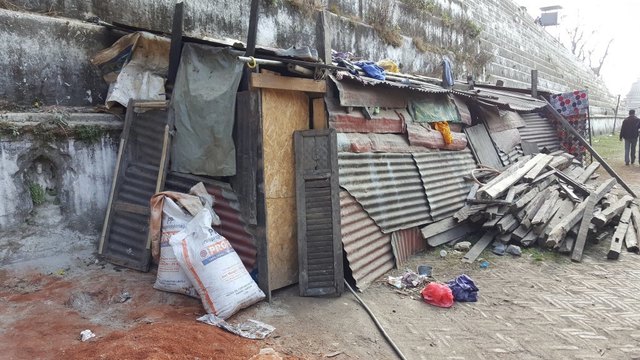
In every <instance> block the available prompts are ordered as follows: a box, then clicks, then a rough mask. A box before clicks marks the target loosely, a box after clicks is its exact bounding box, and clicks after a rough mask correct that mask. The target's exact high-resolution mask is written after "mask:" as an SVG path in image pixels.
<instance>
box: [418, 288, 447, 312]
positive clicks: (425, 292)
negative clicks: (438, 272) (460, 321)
mask: <svg viewBox="0 0 640 360" xmlns="http://www.w3.org/2000/svg"><path fill="white" fill-rule="evenodd" d="M420 294H422V299H424V302H426V303H427V304H431V305H434V306H439V307H443V308H449V307H451V306H453V293H452V292H451V289H450V288H449V287H448V286H447V285H445V284H439V283H435V282H432V283H429V284H428V285H427V286H425V288H424V289H422V291H421V292H420Z"/></svg>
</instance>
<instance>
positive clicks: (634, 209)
mask: <svg viewBox="0 0 640 360" xmlns="http://www.w3.org/2000/svg"><path fill="white" fill-rule="evenodd" d="M631 223H632V224H633V228H634V229H635V231H636V247H638V244H637V242H638V240H639V239H640V208H638V205H636V204H633V205H631ZM627 250H629V248H628V247H627ZM634 250H635V251H634V252H635V253H638V252H639V251H640V249H634Z"/></svg>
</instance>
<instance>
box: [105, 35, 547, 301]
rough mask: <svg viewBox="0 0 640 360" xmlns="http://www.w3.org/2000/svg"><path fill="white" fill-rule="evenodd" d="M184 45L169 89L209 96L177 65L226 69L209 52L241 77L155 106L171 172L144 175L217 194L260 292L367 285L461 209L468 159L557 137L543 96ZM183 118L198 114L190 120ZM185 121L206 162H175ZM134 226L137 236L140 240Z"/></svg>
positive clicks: (513, 156) (229, 232)
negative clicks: (169, 127) (167, 126)
mask: <svg viewBox="0 0 640 360" xmlns="http://www.w3.org/2000/svg"><path fill="white" fill-rule="evenodd" d="M184 44H191V45H185V49H188V50H189V51H188V52H185V51H184V50H183V53H182V60H181V61H179V65H180V67H178V65H176V64H175V61H176V59H177V60H180V57H177V58H176V57H174V59H173V60H174V70H175V69H177V70H176V72H177V74H178V76H177V77H178V80H176V88H177V89H178V90H174V95H175V91H178V94H179V91H180V81H183V82H185V81H187V80H188V81H191V83H189V84H190V85H189V86H192V88H191V89H190V90H189V91H199V92H200V94H203V95H202V96H205V98H206V96H210V95H211V94H212V93H215V94H217V92H218V91H219V90H220V86H221V85H220V84H219V83H218V84H217V85H215V86H217V88H215V89H208V88H206V87H207V86H209V85H207V84H210V83H209V82H206V81H205V82H204V85H203V83H199V82H200V81H201V80H202V79H200V78H197V77H193V75H189V72H188V71H185V70H184V69H183V68H182V66H183V64H186V65H184V66H196V65H197V66H201V67H202V69H201V70H202V71H205V70H206V71H209V72H210V74H215V73H216V71H222V70H224V71H227V72H228V70H226V68H225V69H222V70H221V69H219V68H215V66H213V65H211V64H209V63H207V62H206V61H203V60H202V59H209V58H210V57H211V56H217V57H226V58H225V59H226V60H225V61H228V62H230V63H231V65H229V66H234V69H235V70H234V71H240V72H241V74H240V73H238V74H237V77H236V79H235V81H238V84H239V85H238V87H237V89H236V88H235V87H233V88H227V89H224V91H226V92H227V93H229V94H228V95H229V97H228V98H226V99H231V100H226V102H225V103H219V102H216V101H220V100H219V99H213V100H216V101H213V100H207V99H205V100H200V101H201V103H196V104H195V105H194V104H190V105H189V104H187V105H185V103H187V102H193V101H196V100H194V98H193V97H191V98H184V99H183V100H184V102H180V101H178V100H176V99H172V103H171V105H170V106H169V107H168V110H167V111H166V112H165V113H164V115H162V116H161V117H163V118H171V119H173V117H175V118H176V121H175V134H176V135H174V143H173V150H172V151H170V152H169V151H168V150H167V149H166V148H167V147H166V146H165V147H164V150H163V151H165V152H166V157H167V158H169V162H170V163H171V164H172V165H171V166H170V168H171V170H169V171H167V173H166V184H164V177H163V176H164V175H162V176H159V178H158V181H157V182H155V177H151V178H149V179H148V181H149V185H150V186H153V185H155V186H156V188H158V186H159V185H163V186H161V187H159V189H167V190H175V191H186V190H187V189H188V188H189V187H190V186H192V185H194V184H195V183H196V182H198V181H203V182H204V183H205V185H206V188H207V190H208V191H209V192H210V193H211V194H213V195H214V196H215V198H216V204H215V210H216V211H217V212H218V213H219V215H220V217H221V220H222V225H220V226H218V227H217V230H218V231H219V232H220V233H221V234H222V235H224V236H225V237H227V238H228V239H229V240H230V242H231V244H232V246H233V247H234V248H235V249H236V251H237V252H238V253H239V255H240V256H241V258H242V260H243V262H244V264H245V266H246V267H247V269H249V270H250V271H251V272H252V273H253V274H254V276H255V277H256V278H257V280H258V283H259V285H260V287H261V288H262V289H263V290H264V291H265V292H266V293H267V294H269V295H270V293H271V291H272V290H276V289H280V288H283V287H286V286H289V285H292V284H295V283H298V282H300V283H301V288H302V287H304V291H302V289H301V293H302V294H329V293H340V292H341V289H342V280H341V279H342V272H343V269H344V271H345V274H346V277H347V278H353V279H354V280H355V283H356V285H357V287H358V288H359V289H364V288H366V287H367V286H368V285H369V284H370V283H371V282H372V281H374V280H375V279H376V278H378V277H379V276H380V275H382V274H384V273H385V272H386V271H388V270H390V269H392V268H393V267H394V266H395V267H397V266H400V265H401V264H402V263H403V262H404V261H406V259H407V258H408V257H410V256H411V255H412V254H414V253H416V252H418V251H421V250H423V249H424V248H425V247H426V243H425V240H424V239H423V238H422V234H421V232H420V231H419V228H420V227H423V226H425V225H428V224H431V223H434V222H437V221H442V220H446V219H448V218H450V217H451V216H452V214H454V213H455V212H456V211H457V210H459V209H460V208H461V207H462V206H463V205H464V203H465V199H466V196H467V194H468V192H469V189H470V186H471V182H470V181H469V174H470V172H471V170H472V169H474V168H476V167H477V166H478V165H479V164H482V165H485V166H490V167H493V168H497V169H500V168H503V167H505V166H507V165H509V164H510V163H512V162H514V161H516V160H517V159H518V158H519V157H521V156H523V154H524V153H525V152H527V151H528V149H531V145H532V144H533V145H534V146H537V147H539V148H543V147H545V148H547V149H548V150H551V151H553V150H556V149H557V148H558V146H559V142H558V138H557V135H556V130H555V129H556V127H555V125H554V124H552V123H551V122H549V121H548V120H547V117H546V115H545V114H544V113H543V112H542V111H541V109H542V108H543V107H544V106H545V104H546V103H545V102H542V101H539V100H537V99H534V98H532V97H531V96H528V95H525V94H522V93H520V92H517V91H511V90H509V89H504V88H495V87H482V86H475V87H473V86H466V85H464V84H457V85H456V86H454V88H453V89H445V88H443V87H441V86H440V85H439V82H438V81H436V80H435V79H430V78H424V77H419V76H411V75H403V74H397V73H396V74H392V75H390V76H389V77H388V79H387V80H374V79H372V78H370V77H367V76H365V75H363V74H353V73H350V72H348V71H344V70H341V69H340V68H337V67H335V66H329V67H326V66H324V65H320V63H319V62H309V59H308V58H305V57H303V58H300V57H292V56H277V55H278V54H279V51H278V50H274V49H258V55H257V56H256V57H257V58H258V60H255V59H254V58H250V59H249V60H247V59H246V58H245V59H243V60H242V61H244V62H247V61H248V63H249V64H250V65H251V67H247V66H245V65H242V66H236V65H235V64H234V62H235V61H236V60H235V59H238V60H239V59H240V58H242V56H241V55H242V53H241V52H237V51H236V50H234V49H230V48H229V47H228V46H227V45H228V44H221V43H213V42H210V41H202V40H198V41H195V40H194V41H193V42H192V43H190V42H189V41H186V42H185V43H184ZM205 55H206V56H205ZM198 57H201V58H198ZM260 57H262V58H263V59H260ZM185 59H187V60H188V61H186V62H185ZM193 59H196V60H198V61H193ZM213 63H214V65H215V62H213ZM194 64H195V65H194ZM216 66H218V65H216ZM193 73H198V72H196V71H194V72H193ZM222 73H224V72H222ZM185 74H187V75H185ZM224 74H225V76H226V75H228V74H227V73H224ZM180 76H183V77H185V76H186V78H185V79H186V80H185V79H182V80H181V77H180ZM189 76H192V77H193V78H189ZM210 76H214V75H210ZM188 81H187V83H188ZM194 84H198V85H197V86H195V85H194ZM181 86H182V87H183V88H185V85H184V83H183V84H182V85H181ZM203 86H204V88H203ZM211 86H213V85H211ZM175 96H178V95H175ZM178 99H180V98H179V96H178ZM228 101H235V107H234V106H231V108H229V104H228ZM200 104H204V105H206V106H208V107H206V106H205V107H203V108H200ZM178 105H179V106H182V108H180V107H179V106H178ZM232 105H233V104H232ZM185 106H186V108H185ZM189 106H191V107H192V108H190V107H189ZM165 108H166V106H165ZM221 108H224V109H225V110H224V111H225V112H227V115H228V114H229V110H230V109H233V108H235V109H234V111H231V113H232V114H234V115H233V116H231V117H230V119H229V121H230V123H229V122H227V123H224V124H222V123H221V124H220V126H222V127H224V128H225V129H227V132H223V133H219V132H216V131H219V130H218V129H213V131H214V133H213V135H212V137H210V138H207V137H206V136H205V137H204V138H202V134H201V133H203V132H206V131H212V129H210V128H209V127H210V126H211V124H207V123H206V121H205V122H204V123H202V122H200V123H199V122H198V121H201V119H200V118H204V119H206V118H208V117H210V116H212V114H216V115H215V116H214V117H215V118H216V119H214V120H212V121H219V119H218V115H220V113H219V112H220V111H221V110H220V109H221ZM192 110H193V111H196V110H197V111H199V113H198V114H196V115H194V114H190V112H191V111H192ZM172 112H173V113H172ZM169 114H172V115H171V116H170V115H169ZM185 114H187V115H189V116H191V117H193V118H194V119H195V120H194V121H193V123H191V124H189V125H188V126H186V128H185V126H184V122H185V119H184V118H181V116H182V117H184V116H186V115H185ZM194 116H195V117H194ZM199 117H200V118H199ZM187 120H188V119H187ZM159 123H160V122H159ZM162 123H167V121H166V119H165V120H163V121H162ZM171 124H173V120H171ZM181 124H182V125H181ZM181 126H182V127H181ZM185 129H186V130H188V131H190V132H189V133H190V134H191V135H190V136H193V137H194V139H195V138H198V137H200V139H199V141H201V142H202V141H204V143H202V144H204V145H206V147H209V146H210V147H211V149H213V151H217V152H216V153H215V155H213V156H211V157H207V156H205V155H206V153H204V155H202V154H199V156H201V157H202V158H201V159H195V160H198V161H200V164H199V165H198V166H200V167H201V168H203V167H204V168H207V169H209V168H214V169H215V170H214V171H209V170H202V171H201V169H200V168H198V167H197V166H196V167H195V169H196V170H192V169H190V168H189V167H188V166H191V165H190V164H177V166H176V161H175V160H176V159H179V158H180V156H182V158H183V159H188V157H187V158H185V154H184V153H181V152H184V151H187V150H188V151H192V150H193V149H190V148H188V146H191V145H190V144H189V141H188V140H189V139H187V147H185V148H184V149H183V148H182V147H184V146H185V145H184V143H185V139H184V138H183V139H182V140H180V135H182V136H183V137H184V134H185V132H184V131H185ZM436 129H438V130H436ZM181 131H182V134H181ZM165 134H168V133H167V132H165ZM294 135H295V136H294ZM207 139H209V140H207ZM294 139H298V140H295V141H294ZM445 139H447V141H445ZM134 140H135V139H133V140H132V141H134ZM181 141H182V142H181ZM294 142H295V144H294ZM180 144H183V145H180ZM229 145H230V147H229ZM211 149H209V151H211ZM229 149H232V150H231V151H229ZM188 151H187V153H188ZM222 152H224V153H225V154H227V155H225V156H222V157H221V156H220V153H222ZM174 156H177V157H175V158H174ZM230 159H232V160H233V163H234V164H233V167H229V166H227V162H228V161H229V160H230ZM188 160H191V159H188ZM185 169H186V170H185ZM152 183H153V184H152ZM116 207H117V206H116ZM140 211H142V210H140ZM145 216H146V215H145ZM329 228H331V229H329ZM114 231H118V229H114ZM143 233H145V234H146V230H145V231H144V232H141V236H140V238H139V239H137V240H135V241H137V243H136V244H135V245H136V246H137V247H139V248H141V249H144V244H145V243H146V239H145V237H144V236H145V235H144V234H143ZM130 242H131V243H132V244H133V240H132V241H130ZM125 245H126V246H129V245H131V244H128V245H127V244H125ZM126 246H125V247H126ZM148 246H149V245H148V243H147V249H148ZM343 251H344V260H345V262H344V268H343V256H342V254H343ZM123 256H124V255H123ZM127 256H129V257H139V256H138V255H137V254H127ZM125 257H126V256H125Z"/></svg>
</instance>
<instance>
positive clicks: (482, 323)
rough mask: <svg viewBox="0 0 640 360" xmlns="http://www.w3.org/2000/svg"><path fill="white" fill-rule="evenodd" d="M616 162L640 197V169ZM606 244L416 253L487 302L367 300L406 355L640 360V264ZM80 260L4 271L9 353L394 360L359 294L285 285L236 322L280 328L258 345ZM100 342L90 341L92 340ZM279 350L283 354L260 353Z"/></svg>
mask: <svg viewBox="0 0 640 360" xmlns="http://www.w3.org/2000/svg"><path fill="white" fill-rule="evenodd" d="M608 156H609V157H610V158H609V161H610V162H611V165H612V166H613V167H614V168H615V169H616V171H618V172H619V174H620V175H621V176H622V177H623V178H624V179H626V180H627V181H628V182H629V183H630V184H631V185H632V187H633V188H634V190H640V178H639V177H638V174H640V167H637V166H636V167H626V166H624V163H623V161H622V159H621V158H619V157H618V158H616V156H615V154H614V155H608ZM639 192H640V191H639ZM607 249H608V244H607V243H606V242H602V243H599V244H591V245H589V246H588V247H587V250H586V251H585V256H584V260H583V262H582V263H572V262H570V261H569V260H568V258H567V257H566V256H563V255H558V254H556V253H553V252H546V251H539V250H535V249H531V250H525V252H524V253H523V255H522V257H512V256H509V255H507V256H504V257H499V256H495V255H493V254H491V253H488V252H486V251H485V252H484V253H483V254H482V255H481V257H483V258H484V259H486V260H487V261H489V267H488V268H486V269H481V268H480V266H479V265H478V263H475V264H463V263H461V262H460V259H461V258H462V255H463V254H462V253H457V252H455V251H453V250H452V249H448V250H449V254H448V255H447V256H446V257H445V258H440V256H439V255H438V253H439V250H440V249H435V250H429V251H427V252H425V253H422V254H418V255H416V256H415V257H413V258H412V259H411V260H410V261H409V262H408V263H407V264H404V265H403V266H402V267H401V269H399V270H394V271H393V272H392V273H391V274H389V275H400V274H402V273H403V271H404V268H410V269H415V268H416V266H417V265H419V264H428V265H432V266H433V268H434V270H433V271H434V275H433V276H434V279H435V280H437V281H447V280H450V279H453V278H454V277H455V276H457V275H459V274H462V273H465V274H467V275H469V276H471V277H472V278H473V279H474V281H475V282H476V284H477V285H478V287H479V288H480V292H479V300H478V302H476V303H456V304H455V305H454V306H453V307H452V308H449V309H441V308H436V307H434V306H431V305H428V304H426V303H424V302H423V301H422V300H421V299H420V297H419V290H420V289H416V290H411V291H399V290H396V289H394V288H391V287H390V286H388V285H387V284H386V283H385V278H382V279H380V280H379V281H378V282H376V283H374V284H373V285H372V286H371V287H369V288H368V289H367V290H365V291H364V292H363V293H361V294H359V295H360V296H361V298H362V299H363V300H364V301H365V302H366V303H367V305H368V306H369V307H370V308H371V310H372V311H373V313H374V314H376V316H377V317H378V318H379V320H380V322H381V323H382V325H383V326H384V327H385V329H386V331H387V332H388V333H389V335H390V336H391V337H392V338H393V340H394V341H395V342H396V344H397V345H398V347H399V348H400V349H401V350H402V351H403V352H404V354H405V355H406V357H407V358H408V359H586V358H599V359H634V358H636V359H640V311H639V309H640V256H638V255H635V254H627V253H625V254H622V255H621V258H620V260H618V261H608V260H606V259H605V253H606V250H607ZM74 256H76V257H74V258H68V259H62V260H60V259H58V260H57V261H39V262H31V263H29V264H21V265H12V266H5V267H4V268H3V269H2V270H0V324H1V326H0V349H2V351H0V359H278V358H283V359H327V358H330V359H338V360H346V359H394V358H397V357H396V355H395V354H394V352H393V351H392V349H391V347H390V346H389V345H388V344H387V343H386V342H385V340H384V339H383V338H382V336H381V335H380V332H379V331H378V330H377V329H376V327H375V326H374V324H373V322H372V321H371V319H370V318H369V316H368V315H367V313H366V312H365V311H364V309H363V308H362V307H361V306H360V305H359V304H358V302H357V301H356V300H355V298H354V297H353V296H352V295H351V294H349V293H345V294H343V295H342V296H341V297H338V298H302V297H299V296H298V295H297V292H298V290H297V287H295V286H293V287H290V288H286V289H282V290H279V291H276V292H275V293H274V294H273V301H272V302H271V303H266V302H262V303H259V304H257V305H254V306H253V307H251V308H249V309H246V310H244V311H242V312H240V313H238V314H237V315H235V316H234V317H232V318H231V319H230V322H231V323H235V322H240V321H242V320H245V319H249V318H251V319H256V320H260V321H263V322H266V323H268V324H270V325H273V326H275V327H276V330H275V332H274V333H273V334H272V336H270V337H269V338H267V339H266V340H246V339H242V338H240V337H237V336H235V335H232V334H229V333H227V332H225V331H223V330H220V329H217V328H215V327H212V326H209V325H205V324H201V323H198V322H196V320H195V319H196V317H198V316H199V315H202V314H203V313H204V310H203V308H202V306H201V305H200V304H199V302H198V300H195V299H191V298H188V297H186V296H182V295H176V294H170V293H164V292H160V291H156V290H154V289H153V288H152V285H153V282H154V280H155V274H154V272H150V273H147V274H145V273H140V272H136V271H131V270H127V269H120V268H116V267H114V266H112V265H110V264H106V263H103V262H100V261H96V259H95V257H94V256H93V255H91V254H81V255H78V254H75V255H74ZM85 329H90V330H92V331H93V332H94V333H95V334H96V335H97V337H96V338H94V339H91V340H89V341H87V342H81V341H80V340H79V337H80V332H81V331H82V330H85ZM265 348H273V349H275V351H276V352H277V353H278V354H279V355H278V356H271V357H269V356H262V357H259V356H257V355H256V354H258V353H259V352H260V350H261V349H265Z"/></svg>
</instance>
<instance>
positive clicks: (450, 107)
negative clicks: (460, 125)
mask: <svg viewBox="0 0 640 360" xmlns="http://www.w3.org/2000/svg"><path fill="white" fill-rule="evenodd" d="M409 111H410V112H411V116H412V117H413V121H415V122H429V123H430V122H439V121H451V122H460V115H459V114H458V109H457V108H456V104H455V103H454V101H453V99H452V98H451V97H450V96H448V95H444V96H438V95H433V96H429V97H425V98H421V99H419V100H411V102H410V104H409Z"/></svg>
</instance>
